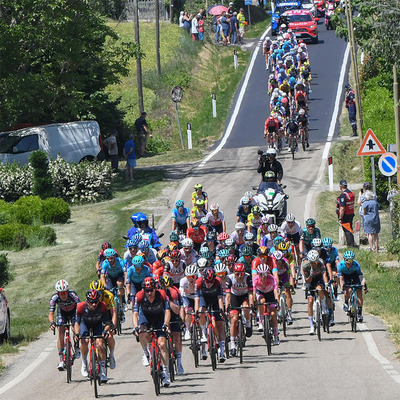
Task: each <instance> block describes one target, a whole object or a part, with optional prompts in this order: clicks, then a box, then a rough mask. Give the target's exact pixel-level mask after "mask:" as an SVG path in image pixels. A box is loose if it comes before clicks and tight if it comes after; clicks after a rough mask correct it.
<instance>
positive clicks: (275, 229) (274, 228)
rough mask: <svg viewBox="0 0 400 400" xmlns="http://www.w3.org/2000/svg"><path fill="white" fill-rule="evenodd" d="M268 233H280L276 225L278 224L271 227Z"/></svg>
mask: <svg viewBox="0 0 400 400" xmlns="http://www.w3.org/2000/svg"><path fill="white" fill-rule="evenodd" d="M268 232H278V225H276V224H271V225H269V226H268Z"/></svg>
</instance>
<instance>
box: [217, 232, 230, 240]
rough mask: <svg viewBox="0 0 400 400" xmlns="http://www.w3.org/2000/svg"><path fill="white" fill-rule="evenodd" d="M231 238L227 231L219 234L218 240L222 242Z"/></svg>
mask: <svg viewBox="0 0 400 400" xmlns="http://www.w3.org/2000/svg"><path fill="white" fill-rule="evenodd" d="M226 239H229V235H228V234H227V233H226V232H221V233H220V234H219V235H218V241H219V242H221V241H223V240H226Z"/></svg>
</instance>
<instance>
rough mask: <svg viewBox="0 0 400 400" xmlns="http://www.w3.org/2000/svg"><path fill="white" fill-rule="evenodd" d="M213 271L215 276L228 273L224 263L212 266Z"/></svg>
mask: <svg viewBox="0 0 400 400" xmlns="http://www.w3.org/2000/svg"><path fill="white" fill-rule="evenodd" d="M214 271H215V273H216V274H221V273H222V272H228V268H227V267H226V265H225V264H224V263H220V262H219V263H216V264H215V265H214Z"/></svg>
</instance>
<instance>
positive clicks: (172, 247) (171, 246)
mask: <svg viewBox="0 0 400 400" xmlns="http://www.w3.org/2000/svg"><path fill="white" fill-rule="evenodd" d="M167 247H168V250H169V251H174V250H175V249H177V248H179V245H178V243H176V242H169V243H168V244H167Z"/></svg>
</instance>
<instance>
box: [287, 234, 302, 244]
mask: <svg viewBox="0 0 400 400" xmlns="http://www.w3.org/2000/svg"><path fill="white" fill-rule="evenodd" d="M286 236H287V238H288V239H289V240H290V241H292V242H293V243H294V245H295V246H298V245H299V243H300V233H299V232H296V233H295V234H294V235H291V234H290V233H287V234H286Z"/></svg>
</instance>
